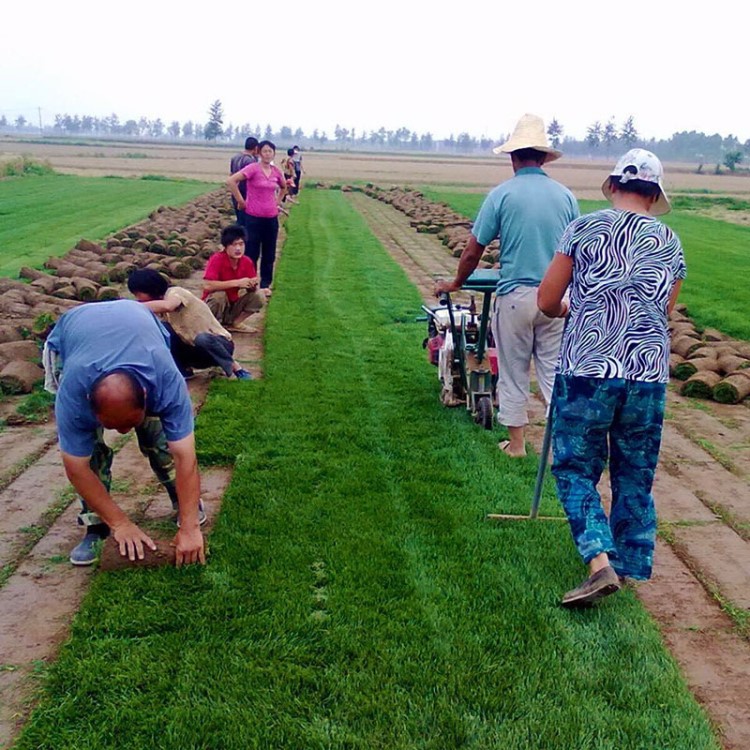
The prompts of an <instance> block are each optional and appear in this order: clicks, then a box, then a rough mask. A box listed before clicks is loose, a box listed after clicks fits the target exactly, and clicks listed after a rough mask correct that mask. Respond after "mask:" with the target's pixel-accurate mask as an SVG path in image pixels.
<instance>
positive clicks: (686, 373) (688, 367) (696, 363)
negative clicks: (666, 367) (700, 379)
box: [674, 357, 719, 380]
mask: <svg viewBox="0 0 750 750" xmlns="http://www.w3.org/2000/svg"><path fill="white" fill-rule="evenodd" d="M696 372H716V373H718V372H719V361H718V360H717V359H716V357H699V358H697V359H686V360H685V361H684V362H682V363H680V364H679V365H677V366H676V367H675V368H674V376H675V377H676V378H677V379H678V380H687V379H688V378H690V377H692V376H693V375H695V373H696Z"/></svg>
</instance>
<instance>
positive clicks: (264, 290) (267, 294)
mask: <svg viewBox="0 0 750 750" xmlns="http://www.w3.org/2000/svg"><path fill="white" fill-rule="evenodd" d="M260 291H261V292H262V293H263V294H265V295H266V299H268V298H269V297H270V296H271V295H272V294H273V292H272V291H271V289H270V287H265V288H264V289H261V290H260Z"/></svg>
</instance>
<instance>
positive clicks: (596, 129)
mask: <svg viewBox="0 0 750 750" xmlns="http://www.w3.org/2000/svg"><path fill="white" fill-rule="evenodd" d="M601 142H602V124H601V123H600V122H599V120H597V121H596V122H595V123H592V124H591V125H589V126H588V128H586V145H587V146H588V147H589V148H599V144H600V143H601Z"/></svg>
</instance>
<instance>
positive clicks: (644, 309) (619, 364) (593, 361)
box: [538, 149, 685, 606]
mask: <svg viewBox="0 0 750 750" xmlns="http://www.w3.org/2000/svg"><path fill="white" fill-rule="evenodd" d="M662 175H663V170H662V166H661V163H660V161H659V159H657V158H656V156H654V154H652V153H651V152H649V151H645V150H644V149H632V150H631V151H628V153H627V154H625V155H624V156H623V157H622V158H621V159H620V160H619V161H618V162H617V165H616V167H615V169H614V170H613V172H612V173H611V175H610V176H609V177H608V178H607V179H606V180H605V181H604V184H603V185H602V191H603V193H604V195H605V196H606V197H607V198H608V199H609V200H610V201H611V202H612V208H608V209H604V210H602V211H597V212H595V213H593V214H588V215H586V216H582V217H580V218H579V219H576V220H575V221H573V222H572V223H571V224H570V225H569V226H568V228H567V229H566V231H565V233H564V235H563V237H562V239H561V240H560V246H559V248H558V251H557V253H556V254H555V258H554V259H553V261H552V263H551V265H550V267H549V269H548V271H547V274H546V276H545V278H544V280H543V281H542V283H541V285H540V287H539V294H538V304H539V308H540V309H541V310H542V312H544V313H545V314H546V315H549V316H552V317H567V318H568V320H567V324H566V328H565V333H564V335H563V342H562V348H561V352H560V360H559V363H558V370H557V372H558V374H557V377H556V381H555V389H554V394H553V403H554V410H555V414H554V423H553V443H552V444H553V454H554V461H553V466H552V473H553V474H554V476H555V479H556V482H557V490H558V495H559V497H560V501H561V502H562V504H563V507H564V508H565V512H566V514H567V516H568V520H569V522H570V528H571V533H572V535H573V540H574V541H575V544H576V547H577V548H578V551H579V553H580V555H581V557H582V558H583V560H584V562H585V563H587V564H588V566H589V573H590V576H589V578H588V579H587V580H586V581H584V582H583V583H582V584H581V585H580V586H578V587H577V588H575V589H573V590H572V591H569V592H568V593H566V594H565V595H564V596H563V600H562V603H563V605H564V606H581V605H588V604H591V603H592V602H594V601H596V600H597V599H600V598H601V597H603V596H607V595H608V594H612V593H614V592H615V591H617V590H618V589H619V588H620V586H621V584H622V581H623V579H624V578H634V579H639V580H646V579H648V578H649V577H650V576H651V568H652V563H653V551H654V542H655V537H656V512H655V508H654V500H653V496H652V494H651V487H652V484H653V478H654V472H655V470H656V464H657V461H658V457H659V447H660V443H661V432H662V422H663V418H664V404H665V396H666V384H667V381H668V379H669V332H668V329H667V317H668V314H669V312H670V311H671V309H672V308H673V307H674V304H675V302H676V300H677V295H678V293H679V289H680V284H681V281H682V279H683V278H684V277H685V261H684V257H683V252H682V246H681V245H680V240H679V238H678V237H677V235H676V234H674V232H672V230H671V229H669V227H667V226H665V225H664V224H662V223H661V222H660V221H658V220H657V219H655V218H653V217H654V216H657V215H660V214H663V213H666V212H667V211H669V210H670V204H669V200H668V198H667V196H666V193H665V192H664V189H663V186H662ZM568 288H569V289H570V302H569V303H568V302H566V301H564V300H563V297H564V296H565V292H566V290H567V289H568ZM607 462H609V469H610V477H611V486H612V507H611V511H610V515H609V518H607V516H606V514H605V512H604V509H603V508H602V504H601V498H600V496H599V493H598V492H597V489H596V486H597V483H598V482H599V478H600V477H601V474H602V471H603V470H604V467H605V466H606V465H607Z"/></svg>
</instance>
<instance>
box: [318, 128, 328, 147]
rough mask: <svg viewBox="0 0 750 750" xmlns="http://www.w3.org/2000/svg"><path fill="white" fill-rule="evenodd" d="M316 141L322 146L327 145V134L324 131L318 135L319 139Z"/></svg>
mask: <svg viewBox="0 0 750 750" xmlns="http://www.w3.org/2000/svg"><path fill="white" fill-rule="evenodd" d="M318 140H319V141H320V144H321V145H322V146H325V145H326V143H328V134H327V133H326V131H325V130H324V131H323V132H322V133H321V134H320V138H319V139H318Z"/></svg>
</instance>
